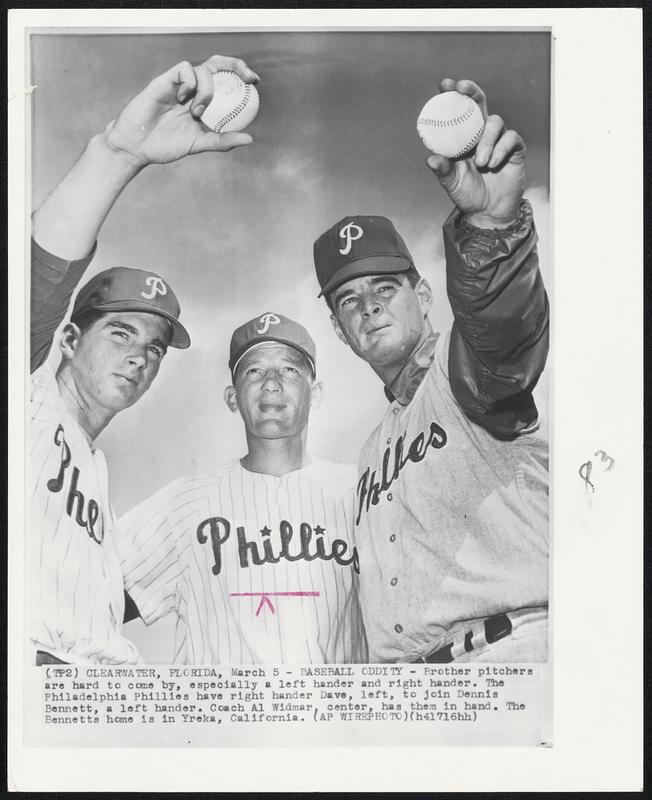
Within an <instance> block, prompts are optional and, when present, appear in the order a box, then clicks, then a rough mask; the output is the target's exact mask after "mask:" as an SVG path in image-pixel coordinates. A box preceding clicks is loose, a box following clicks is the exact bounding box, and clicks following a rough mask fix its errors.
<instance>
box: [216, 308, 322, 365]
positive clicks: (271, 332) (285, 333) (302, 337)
mask: <svg viewBox="0 0 652 800" xmlns="http://www.w3.org/2000/svg"><path fill="white" fill-rule="evenodd" d="M263 342H279V343H280V344H286V345H288V347H293V348H294V349H295V350H297V351H298V352H299V353H302V354H303V355H304V356H305V357H306V358H307V359H308V362H309V363H310V367H311V369H312V374H313V375H316V369H315V362H316V360H317V348H316V347H315V343H314V341H313V340H312V336H311V335H310V334H309V333H308V331H307V330H306V329H305V328H304V327H303V325H300V324H299V323H298V322H295V321H294V320H293V319H290V318H289V317H284V316H283V314H277V313H274V312H273V311H267V312H266V313H265V314H260V315H259V316H257V317H254V318H253V319H250V320H249V321H248V322H245V323H244V325H241V326H240V327H239V328H236V330H235V331H234V332H233V336H232V337H231V350H230V356H229V369H230V370H231V375H232V376H233V377H234V378H235V371H236V369H237V367H238V364H239V363H240V360H241V359H242V357H243V356H244V354H245V353H246V352H247V350H251V348H252V347H256V346H257V345H259V344H262V343H263Z"/></svg>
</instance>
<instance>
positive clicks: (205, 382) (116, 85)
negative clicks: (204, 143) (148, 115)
mask: <svg viewBox="0 0 652 800" xmlns="http://www.w3.org/2000/svg"><path fill="white" fill-rule="evenodd" d="M213 53H222V54H225V55H237V56H240V57H242V58H244V59H245V60H246V61H247V63H248V64H249V65H250V66H251V67H252V68H253V69H255V70H256V72H258V74H259V75H260V76H261V84H260V86H259V90H260V96H261V108H260V112H259V115H258V117H257V119H256V121H255V122H254V124H253V125H252V126H251V127H250V129H249V131H250V132H251V133H252V135H253V137H254V140H255V141H254V144H253V145H251V146H249V147H247V148H243V149H241V150H237V151H234V152H232V153H228V154H220V153H209V154H202V155H198V156H193V157H192V158H187V159H184V160H182V161H180V162H177V163H175V164H171V165H166V166H151V167H149V168H147V169H146V170H145V171H144V172H143V173H141V174H140V175H139V176H138V177H137V178H136V180H135V181H134V182H133V183H132V184H131V185H130V186H129V187H127V189H126V191H125V192H124V194H123V195H122V196H121V198H120V199H119V201H118V203H117V205H116V206H115V207H114V209H113V211H112V212H111V215H110V216H109V218H108V220H107V222H106V223H105V225H104V228H103V230H102V233H101V236H100V240H99V249H98V253H97V256H96V259H95V261H94V262H93V264H92V265H91V268H90V269H89V272H88V276H90V275H91V274H93V273H94V272H96V271H99V270H102V269H105V268H107V267H109V266H115V265H125V266H134V267H141V268H144V269H152V270H154V271H157V272H159V273H160V274H162V275H163V276H164V277H165V278H167V279H168V280H169V281H170V283H171V284H172V286H173V287H174V289H175V292H176V293H177V295H178V296H179V298H180V301H181V307H182V320H183V321H184V323H185V325H186V326H187V327H188V329H189V331H190V334H191V337H192V340H193V345H192V348H191V349H190V350H187V351H176V350H171V351H170V352H169V354H168V355H167V356H166V359H165V361H164V363H163V366H162V368H161V372H160V374H159V377H158V378H157V380H156V382H155V383H154V385H153V387H152V389H151V390H150V392H149V393H148V394H147V395H146V396H145V397H144V398H143V399H142V400H141V401H140V402H139V403H138V405H136V406H135V407H134V408H132V409H130V410H128V411H127V412H125V413H124V414H122V415H120V416H119V417H117V418H116V419H115V420H114V421H113V422H112V423H111V425H110V426H109V428H108V429H107V431H106V432H105V433H103V434H102V436H101V437H100V439H99V444H100V446H101V447H102V448H103V449H104V451H105V453H106V455H107V459H108V462H109V470H110V479H111V491H112V498H113V504H114V507H115V509H116V511H117V512H118V513H122V512H124V511H126V510H127V509H128V508H130V507H132V506H133V505H134V504H136V503H137V502H139V501H140V500H142V499H144V498H145V497H147V496H148V495H149V494H151V493H152V492H154V491H155V490H157V489H159V488H160V487H162V486H164V485H165V484H166V483H168V482H170V481H171V480H174V479H175V478H177V477H179V476H180V475H182V474H187V473H192V472H195V471H206V470H212V469H215V468H218V467H219V466H220V465H222V464H224V463H225V462H226V461H229V460H232V459H234V458H237V457H239V456H241V455H242V454H243V453H244V452H245V440H244V434H243V428H242V423H241V421H240V419H239V418H238V417H235V416H234V415H233V414H231V412H230V411H228V410H227V408H226V406H225V405H224V402H223V399H222V393H223V390H224V387H225V386H226V385H227V384H228V383H229V373H228V370H227V360H228V347H229V341H230V337H231V333H232V332H233V330H234V328H235V327H237V326H238V325H240V324H241V323H242V322H244V321H245V320H247V319H249V318H251V317H253V316H254V315H258V314H262V313H263V312H265V311H278V312H281V313H283V314H286V315H288V316H291V317H293V318H295V319H298V320H299V321H300V322H302V323H303V324H304V325H305V326H306V327H307V328H308V329H309V330H310V332H311V333H312V335H313V337H314V339H315V341H316V342H317V349H318V371H319V373H320V377H321V378H322V379H323V380H324V382H325V384H326V396H325V399H324V402H323V404H322V406H321V408H320V409H318V410H317V411H315V412H314V413H313V417H312V421H311V428H310V437H309V449H310V451H311V452H312V453H314V454H315V455H319V456H322V457H325V458H329V459H332V460H337V461H346V462H355V461H356V460H357V452H358V450H359V448H360V446H361V445H362V443H363V441H364V439H365V438H366V435H367V434H368V433H369V432H370V428H371V427H372V426H373V424H374V421H376V420H378V419H379V418H380V415H381V414H382V411H383V409H384V407H385V402H386V401H385V399H384V396H383V392H382V388H381V385H380V383H379V381H378V380H377V378H376V377H375V375H374V374H373V373H372V372H371V370H370V369H369V368H368V367H367V366H366V365H364V364H363V363H362V362H360V361H358V360H357V359H356V358H355V357H354V356H353V355H352V354H351V353H350V352H349V351H348V349H347V348H346V346H345V345H343V344H342V343H340V342H339V340H338V339H336V337H335V334H334V333H333V331H332V329H331V325H330V321H329V315H328V311H327V308H326V305H325V303H324V302H323V301H320V300H317V294H318V291H319V287H318V284H317V280H316V278H315V276H314V268H313V262H312V245H313V242H314V240H315V239H316V238H317V236H319V235H320V234H321V233H322V232H323V231H324V230H325V229H326V228H328V227H329V226H330V225H332V224H333V223H335V222H336V221H337V220H338V219H340V217H342V216H345V215H347V214H353V213H366V214H383V215H385V216H388V217H390V218H391V219H393V221H394V222H395V224H396V227H397V228H398V230H399V231H400V232H401V233H402V235H403V237H404V238H405V240H406V242H407V244H408V247H409V248H410V250H411V252H412V254H413V256H414V259H415V263H416V265H417V267H418V268H419V270H420V271H421V273H422V274H423V275H424V276H425V277H427V278H428V279H429V281H430V282H431V285H432V286H433V289H434V292H435V305H434V309H433V311H432V313H431V317H432V320H433V323H434V325H435V327H436V328H441V329H443V328H445V327H446V326H448V325H450V323H451V321H452V315H451V313H450V309H449V306H448V301H447V298H446V293H445V283H444V263H443V248H442V239H441V224H442V222H443V221H444V219H445V218H446V216H447V215H448V213H449V212H450V210H451V205H450V202H449V201H448V199H447V197H446V196H445V194H444V192H443V191H442V190H441V189H440V188H439V185H438V183H437V181H436V179H435V178H434V176H433V175H432V174H431V173H430V171H429V170H428V169H427V167H426V166H425V163H424V161H425V158H426V156H427V153H426V151H425V149H424V147H423V144H422V143H421V140H420V139H419V137H418V135H417V133H416V129H415V122H416V119H417V116H418V113H419V110H420V109H421V107H422V106H423V104H424V103H425V102H426V100H428V98H429V97H430V96H431V95H433V94H434V93H435V92H436V90H437V85H438V83H439V81H440V79H441V78H444V77H452V78H456V79H459V78H472V79H474V80H476V81H477V82H478V83H480V85H481V86H482V87H483V88H484V89H485V91H486V93H487V96H488V100H489V111H490V113H497V114H500V115H501V116H503V117H504V118H505V120H506V121H507V124H508V126H509V127H512V128H515V129H516V130H518V131H519V132H520V133H521V134H522V136H523V137H524V139H525V141H526V143H527V145H528V176H529V177H528V186H529V188H528V196H529V197H530V199H531V200H532V203H533V205H534V208H535V215H536V217H535V218H536V222H537V227H538V229H539V234H540V254H541V262H542V269H543V272H544V276H545V277H546V281H547V284H548V288H549V289H550V276H551V274H552V269H551V265H550V264H549V260H548V252H549V238H548V189H549V178H548V176H549V149H550V138H549V131H550V37H549V34H548V33H545V32H514V33H512V32H510V33H496V32H477V33H470V32H387V31H385V32H372V31H365V32H319V33H303V32H301V33H296V32H293V33H280V32H278V33H276V32H271V33H270V32H265V33H251V32H247V33H221V32H211V33H205V32H201V33H192V34H187V33H186V34H179V33H173V32H171V33H169V34H160V33H159V34H145V35H144V34H94V35H80V34H75V35H62V34H56V35H43V34H35V35H32V39H31V83H32V84H35V85H37V86H38V89H37V90H36V91H34V93H33V94H32V148H33V149H32V152H33V159H32V192H33V198H32V199H33V203H34V204H35V205H37V204H38V203H39V202H40V201H41V200H42V199H43V197H44V196H45V195H46V194H47V192H48V191H49V190H50V189H51V188H52V187H53V186H54V185H55V184H56V183H57V181H58V180H59V179H60V178H61V177H62V175H63V174H64V173H65V171H66V170H67V169H68V168H69V167H70V166H71V164H72V163H73V162H74V160H75V159H76V157H77V156H78V155H79V153H80V152H81V150H82V149H83V148H84V146H85V144H86V142H87V141H88V139H89V137H90V136H92V135H93V134H95V133H97V132H98V131H100V130H101V129H102V128H103V127H104V126H105V125H106V124H107V123H108V122H109V121H110V120H111V119H112V118H114V117H115V116H116V114H117V113H118V112H119V110H120V109H121V107H122V106H123V105H124V103H125V102H126V101H127V100H129V99H130V98H131V97H132V96H133V95H134V94H136V93H137V92H138V91H139V90H140V89H141V88H142V87H143V86H144V85H145V84H146V83H147V82H148V81H149V80H150V79H151V78H152V77H153V76H155V75H157V74H159V73H161V72H163V71H164V70H166V69H167V68H168V67H170V66H172V65H173V64H175V63H177V62H178V61H181V60H184V59H187V60H189V61H191V62H192V63H199V62H201V61H203V60H205V59H206V58H207V57H209V56H210V55H212V54H213ZM53 358H56V354H54V355H53ZM545 378H546V376H544V380H542V381H541V384H540V387H539V389H538V391H537V400H538V403H539V406H540V408H541V409H542V411H543V414H544V416H545V412H546V409H547V380H546V379H545ZM135 625H140V623H136V624H135ZM141 627H142V626H141ZM154 627H156V626H154ZM130 628H131V630H135V631H136V634H135V638H136V639H137V640H138V641H139V644H140V645H141V647H142V649H143V653H144V655H145V657H146V658H147V659H148V660H150V659H153V658H155V657H156V656H158V658H159V659H160V660H166V659H165V657H164V656H165V652H164V650H161V649H160V636H159V638H158V639H157V638H156V637H154V639H152V638H151V635H150V634H149V633H148V634H147V636H145V637H144V639H143V640H142V641H141V640H140V638H139V637H140V636H141V633H142V632H140V631H138V630H137V628H135V627H134V624H132V626H130ZM148 636H149V639H148V638H147V637H148ZM157 647H158V648H159V649H158V650H157V649H156V648H157Z"/></svg>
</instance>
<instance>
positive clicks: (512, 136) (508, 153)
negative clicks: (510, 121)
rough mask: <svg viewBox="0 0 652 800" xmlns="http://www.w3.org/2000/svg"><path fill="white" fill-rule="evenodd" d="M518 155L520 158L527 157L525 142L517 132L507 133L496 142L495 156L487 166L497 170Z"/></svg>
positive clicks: (493, 155)
mask: <svg viewBox="0 0 652 800" xmlns="http://www.w3.org/2000/svg"><path fill="white" fill-rule="evenodd" d="M516 155H518V157H519V158H524V157H525V142H524V141H523V139H522V138H521V136H520V134H518V133H516V131H511V130H510V131H505V133H504V134H503V135H502V136H501V137H500V139H499V140H498V141H497V142H496V145H495V147H494V151H493V154H492V156H491V158H490V159H489V163H488V164H487V166H488V167H489V169H497V168H498V167H500V166H501V164H503V163H504V162H505V161H507V160H509V159H511V158H512V157H513V156H516Z"/></svg>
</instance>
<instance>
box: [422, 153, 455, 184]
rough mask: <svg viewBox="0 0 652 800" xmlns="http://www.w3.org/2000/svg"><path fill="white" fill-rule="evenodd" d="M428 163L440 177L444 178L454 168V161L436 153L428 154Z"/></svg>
mask: <svg viewBox="0 0 652 800" xmlns="http://www.w3.org/2000/svg"><path fill="white" fill-rule="evenodd" d="M426 164H427V165H428V166H429V167H430V169H431V170H432V171H433V172H434V173H435V175H436V176H437V177H438V178H444V177H445V176H446V175H448V173H449V172H450V171H451V170H452V169H453V162H452V161H451V160H450V159H449V158H446V156H440V155H437V154H436V153H433V155H431V156H428V158H427V159H426Z"/></svg>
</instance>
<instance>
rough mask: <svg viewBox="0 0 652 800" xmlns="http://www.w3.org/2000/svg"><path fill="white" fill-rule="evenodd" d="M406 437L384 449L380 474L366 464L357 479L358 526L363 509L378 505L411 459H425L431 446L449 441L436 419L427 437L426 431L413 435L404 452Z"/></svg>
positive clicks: (399, 438)
mask: <svg viewBox="0 0 652 800" xmlns="http://www.w3.org/2000/svg"><path fill="white" fill-rule="evenodd" d="M405 437H406V434H403V435H402V436H399V437H398V439H397V440H396V444H395V445H394V447H393V448H392V447H389V446H388V447H386V448H385V452H384V454H383V466H382V470H381V474H380V477H379V476H378V470H377V469H375V470H374V471H373V472H372V471H371V467H367V469H366V470H365V471H364V472H363V473H362V477H361V478H360V480H359V481H358V492H357V497H358V513H357V516H356V519H355V524H356V525H359V524H360V519H361V517H362V511H363V509H364V510H365V511H369V506H371V505H374V506H375V505H378V503H379V501H380V497H381V495H382V494H383V492H386V491H387V490H388V489H389V487H390V486H391V485H392V484H393V483H394V481H395V480H396V479H397V478H398V476H399V475H400V474H401V470H402V469H403V467H404V466H405V465H406V464H407V463H408V462H410V461H412V462H414V463H415V464H417V463H418V462H419V461H423V459H424V458H425V457H426V454H427V453H428V449H429V448H430V447H434V448H435V449H436V450H438V449H439V448H441V447H443V446H444V445H445V444H446V442H447V441H448V437H447V436H446V431H445V430H444V429H443V428H442V427H441V425H437V423H436V422H431V423H430V432H429V433H428V436H427V437H426V434H425V433H424V432H421V433H419V434H418V435H417V436H415V437H414V439H413V440H412V442H411V443H410V445H409V447H408V448H407V452H404V450H405Z"/></svg>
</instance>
